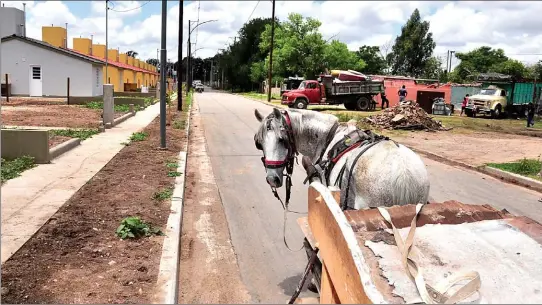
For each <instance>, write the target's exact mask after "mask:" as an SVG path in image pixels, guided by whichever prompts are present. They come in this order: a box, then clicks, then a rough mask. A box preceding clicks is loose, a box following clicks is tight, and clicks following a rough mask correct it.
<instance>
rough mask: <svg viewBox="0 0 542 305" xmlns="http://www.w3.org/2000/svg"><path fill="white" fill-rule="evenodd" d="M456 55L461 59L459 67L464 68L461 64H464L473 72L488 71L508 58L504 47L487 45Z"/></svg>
mask: <svg viewBox="0 0 542 305" xmlns="http://www.w3.org/2000/svg"><path fill="white" fill-rule="evenodd" d="M455 57H457V59H459V60H461V62H460V63H459V65H458V66H457V67H459V68H461V69H463V67H461V65H464V66H465V67H464V68H466V69H467V70H469V71H471V73H476V72H478V73H487V72H489V70H490V68H491V67H494V66H495V65H497V64H500V63H503V62H505V61H507V60H508V57H506V55H505V54H504V50H503V49H492V48H491V47H486V46H484V47H479V48H477V49H474V50H472V51H470V52H465V53H461V52H459V53H456V54H455ZM457 67H456V68H457Z"/></svg>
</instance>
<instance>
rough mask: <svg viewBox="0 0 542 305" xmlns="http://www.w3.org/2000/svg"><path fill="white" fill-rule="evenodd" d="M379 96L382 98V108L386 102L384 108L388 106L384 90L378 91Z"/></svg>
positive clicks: (388, 102)
mask: <svg viewBox="0 0 542 305" xmlns="http://www.w3.org/2000/svg"><path fill="white" fill-rule="evenodd" d="M380 98H381V99H382V109H384V104H386V108H389V107H390V101H388V98H387V97H386V92H384V91H382V92H380Z"/></svg>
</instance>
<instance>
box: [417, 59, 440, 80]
mask: <svg viewBox="0 0 542 305" xmlns="http://www.w3.org/2000/svg"><path fill="white" fill-rule="evenodd" d="M444 72H445V71H444V69H443V68H442V59H440V58H438V57H435V56H432V57H430V58H429V59H428V60H427V61H426V62H425V68H424V71H423V74H422V77H423V78H428V79H438V80H440V81H444V80H445V73H444Z"/></svg>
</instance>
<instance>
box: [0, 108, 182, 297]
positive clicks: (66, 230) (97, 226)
mask: <svg viewBox="0 0 542 305" xmlns="http://www.w3.org/2000/svg"><path fill="white" fill-rule="evenodd" d="M185 115H186V113H184V112H183V113H182V114H176V115H175V116H185ZM144 132H145V133H147V134H148V137H147V138H146V139H145V140H143V141H140V142H132V143H131V144H130V145H128V146H126V147H125V148H123V149H122V150H121V151H120V152H119V153H118V154H117V155H116V156H115V157H114V158H113V159H112V160H111V161H110V162H109V163H108V164H107V165H106V166H105V167H104V168H103V169H102V170H101V171H100V172H98V173H97V174H96V175H95V176H94V177H93V178H92V179H91V180H90V181H89V182H88V183H87V184H86V185H85V186H83V187H82V188H81V189H80V190H79V191H78V192H77V193H76V194H75V195H74V196H73V197H72V198H71V199H70V200H69V201H68V202H67V203H66V204H65V205H64V206H63V207H62V208H61V209H60V210H59V211H58V212H57V213H56V214H55V215H54V216H53V217H52V218H51V219H50V220H49V221H48V222H47V223H46V224H45V225H44V226H43V227H42V228H41V229H40V230H39V231H38V232H37V233H36V234H35V235H34V236H33V237H32V238H31V239H30V240H29V241H28V242H27V243H26V244H25V245H24V246H23V247H22V248H21V249H20V250H19V251H18V252H17V253H15V254H14V255H13V256H12V257H11V258H10V259H9V260H8V261H6V262H5V263H4V265H3V266H2V302H3V303H31V304H35V303H57V304H59V303H60V304H67V303H79V304H81V303H95V304H100V303H102V304H103V303H149V302H150V298H151V297H152V295H153V289H154V287H155V283H156V278H157V275H158V270H159V264H160V257H161V251H162V242H163V237H162V236H153V237H146V238H145V237H144V238H141V239H138V240H124V241H123V240H121V239H119V238H118V237H117V236H116V235H115V230H116V229H117V227H118V226H119V224H120V221H121V220H122V219H123V218H125V217H128V216H139V217H140V218H141V219H142V220H144V221H145V222H148V223H150V224H152V225H153V226H156V227H159V228H162V229H163V228H164V226H165V224H166V221H167V219H168V215H169V213H170V201H169V200H168V199H165V200H157V199H153V197H154V195H155V193H156V192H158V191H161V190H164V189H167V188H172V187H173V182H174V179H175V178H174V177H168V172H169V171H172V170H173V171H175V169H171V168H168V167H166V163H168V162H176V160H177V155H178V154H179V151H180V150H181V148H182V146H183V142H184V141H185V140H186V139H185V137H186V136H185V131H184V130H183V129H174V128H173V124H172V126H168V127H167V131H166V133H167V137H168V138H167V143H168V150H159V149H158V146H159V143H160V133H159V118H156V119H155V120H154V121H153V122H152V123H151V124H150V125H149V126H147V127H146V128H145V130H144Z"/></svg>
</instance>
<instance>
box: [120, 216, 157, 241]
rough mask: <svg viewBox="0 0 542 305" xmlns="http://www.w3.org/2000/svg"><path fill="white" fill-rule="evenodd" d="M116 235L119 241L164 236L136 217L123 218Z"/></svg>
mask: <svg viewBox="0 0 542 305" xmlns="http://www.w3.org/2000/svg"><path fill="white" fill-rule="evenodd" d="M116 234H117V236H118V237H120V239H127V238H140V237H143V236H151V235H164V233H162V231H161V230H160V229H159V228H155V227H153V226H152V225H150V224H148V223H146V222H144V221H143V220H141V219H140V218H139V217H137V216H130V217H126V218H124V219H123V220H122V221H121V223H120V225H119V227H118V228H117V230H116Z"/></svg>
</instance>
